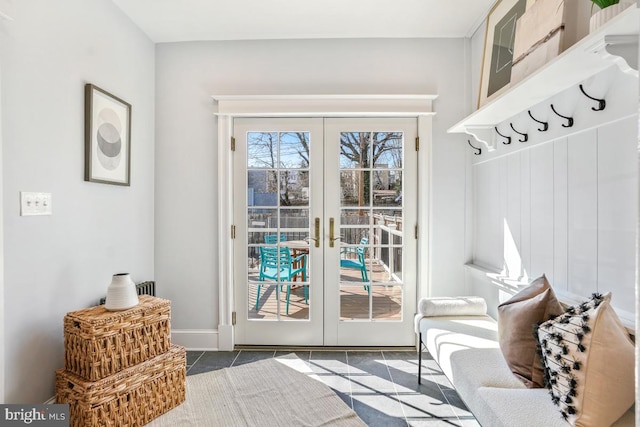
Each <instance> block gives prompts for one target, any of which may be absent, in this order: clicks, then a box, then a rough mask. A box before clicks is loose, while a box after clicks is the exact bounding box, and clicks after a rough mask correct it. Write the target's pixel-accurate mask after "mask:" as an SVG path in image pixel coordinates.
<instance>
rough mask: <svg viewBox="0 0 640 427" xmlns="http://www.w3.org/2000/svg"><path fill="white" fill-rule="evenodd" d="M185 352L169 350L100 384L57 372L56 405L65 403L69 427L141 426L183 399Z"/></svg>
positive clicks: (60, 371) (103, 380) (175, 348)
mask: <svg viewBox="0 0 640 427" xmlns="http://www.w3.org/2000/svg"><path fill="white" fill-rule="evenodd" d="M185 378H186V352H185V349H184V347H180V346H177V345H174V346H171V348H170V350H169V351H168V352H166V353H164V354H161V355H160V356H156V357H154V358H153V359H150V360H147V361H146V362H142V363H140V364H139V365H137V366H133V367H131V368H127V369H125V370H123V371H121V372H119V373H117V374H114V375H111V376H109V377H107V378H103V379H101V380H99V381H85V380H84V379H82V378H80V377H79V376H78V375H75V374H73V373H71V372H68V371H65V370H64V369H60V370H58V371H56V399H57V403H68V404H69V413H70V424H69V425H70V426H71V427H103V426H104V427H106V426H109V427H113V426H127V427H135V426H142V425H144V424H146V423H148V422H149V421H151V420H153V419H154V418H156V417H158V416H160V415H162V414H164V413H165V412H167V411H169V410H170V409H172V408H174V407H176V406H178V405H179V404H181V403H182V402H184V400H185Z"/></svg>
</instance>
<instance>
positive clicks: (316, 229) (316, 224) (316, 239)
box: [309, 218, 320, 248]
mask: <svg viewBox="0 0 640 427" xmlns="http://www.w3.org/2000/svg"><path fill="white" fill-rule="evenodd" d="M313 228H314V232H315V235H316V237H309V240H313V241H314V242H316V243H315V247H316V248H319V247H320V218H316V219H315V222H314V224H313Z"/></svg>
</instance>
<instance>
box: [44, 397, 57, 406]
mask: <svg viewBox="0 0 640 427" xmlns="http://www.w3.org/2000/svg"><path fill="white" fill-rule="evenodd" d="M55 403H56V397H55V396H53V397H50V398H49V399H47V400H46V401H45V402H44V403H43V405H55Z"/></svg>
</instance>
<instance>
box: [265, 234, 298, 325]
mask: <svg viewBox="0 0 640 427" xmlns="http://www.w3.org/2000/svg"><path fill="white" fill-rule="evenodd" d="M259 249H260V276H259V278H258V280H259V281H260V282H266V281H267V280H272V281H276V282H292V281H293V280H294V279H295V277H296V276H298V275H302V281H303V282H306V281H307V254H302V255H299V256H297V257H293V256H291V250H290V249H289V248H288V247H286V246H283V247H280V248H278V247H270V246H260V248H259ZM284 286H286V287H287V311H286V312H287V315H288V314H289V297H290V296H291V283H289V284H287V285H284ZM302 286H303V287H304V302H305V303H306V304H308V302H309V290H308V286H307V285H302ZM261 287H262V285H261V284H258V292H257V295H256V305H255V309H256V310H257V309H258V302H259V301H260V288H261Z"/></svg>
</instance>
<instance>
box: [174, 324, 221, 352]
mask: <svg viewBox="0 0 640 427" xmlns="http://www.w3.org/2000/svg"><path fill="white" fill-rule="evenodd" d="M171 342H172V343H173V344H178V345H181V346H183V347H185V348H186V349H187V350H197V351H218V348H219V347H218V331H217V330H216V329H173V330H172V331H171Z"/></svg>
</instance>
